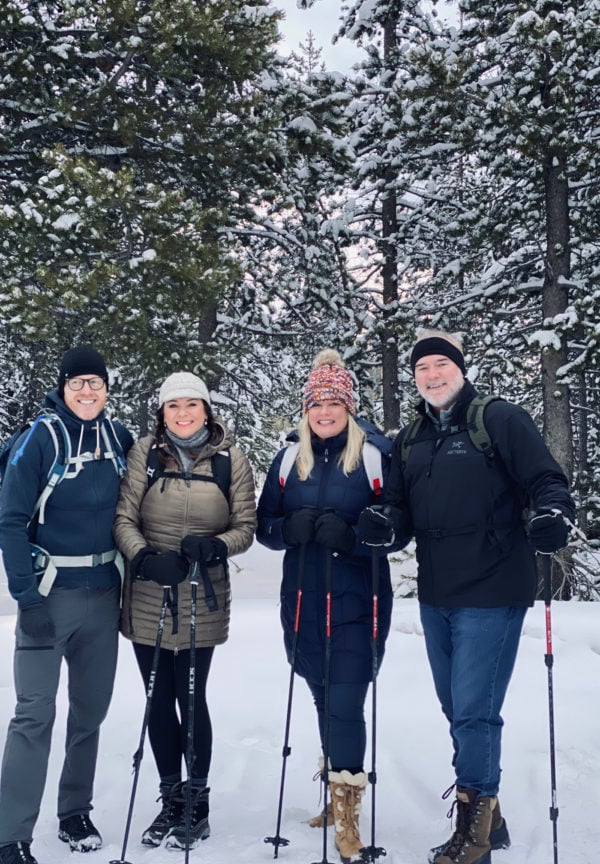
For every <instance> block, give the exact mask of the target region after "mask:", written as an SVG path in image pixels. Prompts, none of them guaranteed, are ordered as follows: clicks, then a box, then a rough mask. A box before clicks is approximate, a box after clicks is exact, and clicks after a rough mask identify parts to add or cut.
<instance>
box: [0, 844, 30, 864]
mask: <svg viewBox="0 0 600 864" xmlns="http://www.w3.org/2000/svg"><path fill="white" fill-rule="evenodd" d="M30 845H31V844H30V843H23V842H21V841H19V842H18V843H7V844H6V846H0V864H38V862H37V861H36V859H35V858H34V857H33V855H32V854H31V852H30V851H29V847H30Z"/></svg>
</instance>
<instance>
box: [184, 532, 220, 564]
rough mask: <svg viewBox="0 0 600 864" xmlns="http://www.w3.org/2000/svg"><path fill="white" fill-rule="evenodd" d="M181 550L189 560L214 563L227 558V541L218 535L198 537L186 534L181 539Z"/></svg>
mask: <svg viewBox="0 0 600 864" xmlns="http://www.w3.org/2000/svg"><path fill="white" fill-rule="evenodd" d="M181 552H182V554H183V555H185V557H186V558H187V559H188V560H189V561H197V562H198V563H199V564H214V563H215V562H216V561H226V560H227V543H225V541H224V540H220V539H219V538H218V537H198V536H197V535H196V534H188V535H187V536H186V537H184V538H183V540H182V541H181Z"/></svg>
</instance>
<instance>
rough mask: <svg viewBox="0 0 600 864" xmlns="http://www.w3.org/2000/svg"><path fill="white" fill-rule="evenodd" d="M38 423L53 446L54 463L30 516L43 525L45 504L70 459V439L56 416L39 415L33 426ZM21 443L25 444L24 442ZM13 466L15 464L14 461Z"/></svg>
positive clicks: (62, 476) (63, 425)
mask: <svg viewBox="0 0 600 864" xmlns="http://www.w3.org/2000/svg"><path fill="white" fill-rule="evenodd" d="M38 422H39V423H43V425H44V426H45V427H46V429H47V430H48V432H49V434H50V437H51V438H52V442H53V444H54V461H53V463H52V465H51V466H50V470H49V471H48V477H47V481H46V486H45V487H44V489H42V493H41V495H40V497H39V498H38V500H37V502H36V504H35V507H34V508H33V513H32V514H31V518H32V519H33V518H34V516H36V515H37V518H38V522H39V523H40V524H41V525H43V524H44V520H45V514H46V502H47V500H48V498H49V497H50V495H51V494H52V492H53V491H54V490H55V488H56V487H57V486H58V484H59V483H60V482H61V480H62V479H63V478H64V476H65V474H66V473H67V470H68V467H69V462H70V459H71V439H70V437H69V433H68V432H67V429H66V427H65V424H64V423H63V422H62V420H61V419H60V417H59V416H58V415H57V414H51V413H47V414H40V415H39V417H36V420H35V423H34V426H36V425H37V424H38ZM32 429H33V427H32ZM28 438H29V436H28ZM23 443H24V444H25V443H26V442H23ZM19 449H21V448H19ZM15 458H16V457H15ZM13 464H15V462H14V460H13Z"/></svg>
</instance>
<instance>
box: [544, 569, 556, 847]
mask: <svg viewBox="0 0 600 864" xmlns="http://www.w3.org/2000/svg"><path fill="white" fill-rule="evenodd" d="M542 561H543V569H544V604H545V607H546V654H545V655H544V661H545V663H546V666H547V668H548V718H549V729H550V790H551V794H552V800H551V804H550V821H551V822H552V846H553V851H554V864H558V831H557V824H556V823H557V821H558V806H557V803H556V751H555V747H554V690H553V685H552V667H553V665H554V655H553V653H552V619H551V615H550V603H551V601H552V555H543V556H542Z"/></svg>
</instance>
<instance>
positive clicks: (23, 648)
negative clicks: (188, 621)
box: [0, 346, 133, 864]
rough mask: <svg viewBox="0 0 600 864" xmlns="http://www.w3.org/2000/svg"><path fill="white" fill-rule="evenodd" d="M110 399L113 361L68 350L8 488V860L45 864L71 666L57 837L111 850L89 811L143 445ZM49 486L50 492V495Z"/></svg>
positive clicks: (3, 542) (2, 826) (0, 786)
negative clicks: (132, 466)
mask: <svg viewBox="0 0 600 864" xmlns="http://www.w3.org/2000/svg"><path fill="white" fill-rule="evenodd" d="M107 395H108V372H107V369H106V364H105V362H104V359H103V357H102V356H101V355H100V354H99V353H98V352H97V351H96V350H95V349H93V348H91V347H89V346H81V347H77V348H71V349H70V350H69V351H67V352H66V353H65V354H64V356H63V358H62V361H61V365H60V372H59V377H58V387H57V388H56V389H55V390H52V391H51V392H50V393H48V394H47V395H46V399H45V406H44V407H45V410H46V411H48V412H51V414H52V415H53V417H54V419H53V420H52V422H51V424H49V423H47V422H46V423H38V424H36V425H35V426H34V427H33V428H32V430H31V431H30V432H29V433H27V432H26V433H23V436H22V438H21V439H20V440H19V441H18V442H17V445H16V447H15V451H16V452H18V454H19V455H18V458H17V457H16V456H15V457H14V458H11V459H10V460H9V463H10V464H9V466H8V468H7V472H6V476H5V478H4V482H3V484H2V490H1V492H0V547H1V548H2V554H3V559H4V566H5V569H6V574H7V577H8V587H9V590H10V593H11V595H12V596H13V597H14V599H15V600H16V601H17V604H18V615H17V626H16V632H15V637H16V649H15V657H14V679H15V690H16V694H17V706H16V709H15V715H14V717H13V719H12V720H11V722H10V724H9V727H8V733H7V737H6V744H5V748H4V758H3V762H2V773H1V776H0V864H37V862H36V859H35V858H34V857H33V855H32V854H31V851H30V845H31V842H32V836H33V829H34V826H35V823H36V821H37V817H38V815H39V810H40V804H41V799H42V794H43V791H44V785H45V781H46V771H47V767H48V758H49V755H50V742H51V736H52V726H53V722H54V715H55V702H56V694H57V690H58V684H59V678H60V669H61V665H62V661H63V659H64V660H65V662H66V665H67V669H68V677H69V686H68V693H69V714H68V720H67V736H66V746H65V751H66V752H65V760H64V764H63V769H62V773H61V777H60V781H59V786H58V811H57V815H58V819H59V832H58V836H59V838H60V839H61V840H63V841H65V842H66V843H68V844H69V846H70V848H71V849H72V850H76V851H80V852H87V851H91V850H94V849H98V848H100V846H101V844H102V840H101V837H100V834H99V832H98V830H97V829H96V827H95V826H94V824H93V823H92V821H91V819H90V818H89V812H90V810H91V809H92V791H93V782H94V774H95V769H96V757H97V752H98V735H99V728H100V724H101V723H102V721H103V719H104V717H105V715H106V712H107V709H108V705H109V702H110V698H111V695H112V689H113V682H114V676H115V669H116V661H117V639H118V625H119V605H120V603H119V601H120V590H121V578H120V572H119V560H118V555H117V551H116V549H115V546H114V541H113V537H112V526H113V521H114V516H115V508H116V504H117V498H118V494H119V483H120V478H121V475H122V473H123V470H124V465H125V456H126V454H127V451H128V450H129V448H130V447H131V445H132V443H133V439H132V437H131V435H130V434H129V432H128V431H127V430H126V429H125V427H124V426H122V425H121V424H120V423H119V422H118V421H112V420H109V419H108V418H107V417H106V416H105V414H104V407H105V404H106V399H107ZM61 424H62V425H61ZM56 429H58V430H59V432H60V433H61V434H62V435H63V439H64V444H65V447H64V448H63V449H65V451H66V452H65V453H63V454H61V459H62V462H64V463H65V465H66V470H65V472H64V474H63V475H62V477H61V480H60V482H58V483H57V484H56V485H55V486H54V487H53V488H51V494H50V492H49V491H48V486H47V478H48V475H49V472H50V469H51V468H52V466H53V465H55V464H56V462H57V460H58V458H59V457H58V452H57V440H58V439H59V438H60V435H59V434H58V433H56V432H55V430H56ZM53 433H54V435H55V437H53ZM26 436H28V437H27V438H26ZM12 452H13V451H11V455H12ZM43 490H46V492H48V494H47V497H45V498H44V495H42V496H41V498H40V495H41V493H42V491H43ZM42 499H43V503H42V504H41V506H40V501H41V500H42Z"/></svg>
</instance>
